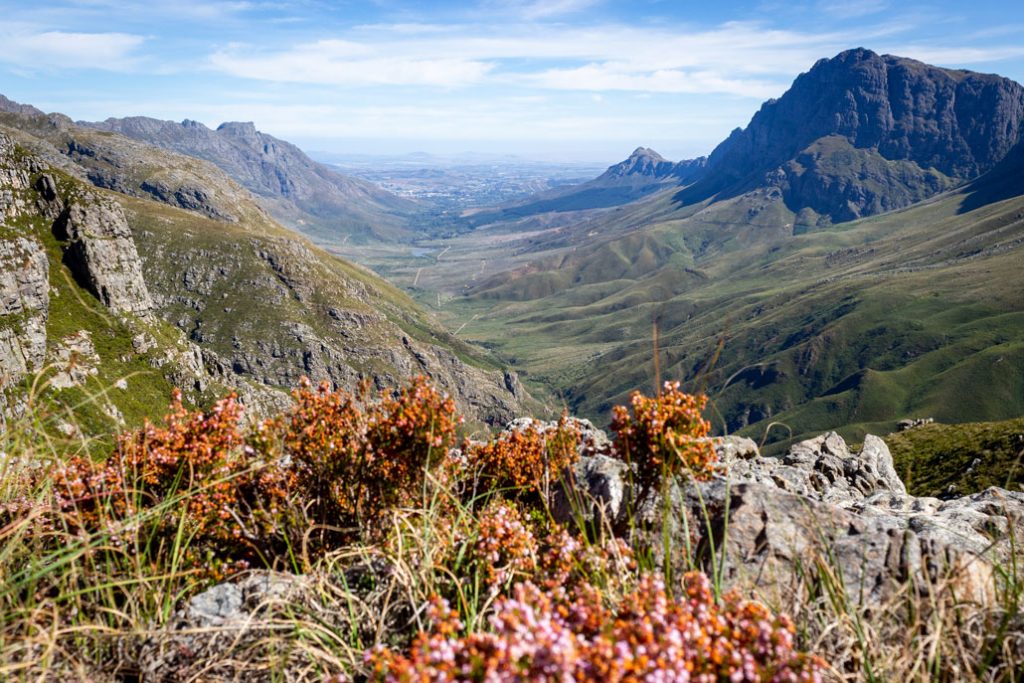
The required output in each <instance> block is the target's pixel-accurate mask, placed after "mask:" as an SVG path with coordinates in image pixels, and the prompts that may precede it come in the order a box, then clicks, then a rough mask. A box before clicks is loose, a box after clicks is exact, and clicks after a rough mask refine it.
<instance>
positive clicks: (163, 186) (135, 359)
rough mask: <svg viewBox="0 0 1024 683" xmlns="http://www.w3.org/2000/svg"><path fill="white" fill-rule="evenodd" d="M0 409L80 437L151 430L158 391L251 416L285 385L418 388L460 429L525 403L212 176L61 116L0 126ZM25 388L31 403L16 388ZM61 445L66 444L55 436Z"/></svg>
mask: <svg viewBox="0 0 1024 683" xmlns="http://www.w3.org/2000/svg"><path fill="white" fill-rule="evenodd" d="M0 210H2V213H0V219H2V227H0V232H2V237H3V239H2V241H0V262H2V265H3V267H2V268H0V394H2V399H0V403H2V404H3V406H0V407H2V408H3V410H0V412H3V413H6V415H7V417H8V419H9V418H11V417H16V416H17V415H19V414H20V412H21V411H22V409H23V408H24V406H25V405H26V401H27V400H28V399H29V396H30V395H32V396H35V398H34V400H35V401H36V404H37V405H40V404H41V403H42V404H45V405H47V406H50V407H51V408H52V409H53V410H54V411H55V412H56V414H57V415H59V416H60V417H59V419H58V420H57V421H56V422H55V425H51V426H55V428H59V429H60V430H64V432H65V433H70V432H68V431H66V430H70V429H71V426H68V424H69V423H68V417H67V415H65V413H70V412H74V413H75V421H77V422H78V423H79V425H80V426H81V427H82V428H83V429H85V430H91V431H93V432H94V433H106V432H109V431H110V429H111V426H112V425H125V424H138V423H139V422H140V421H141V420H142V418H144V417H158V416H159V414H160V413H161V412H162V411H163V409H164V408H165V406H166V401H167V396H168V394H169V392H170V389H171V387H172V386H179V387H182V388H183V389H184V390H185V391H186V395H187V397H188V398H189V400H190V401H192V402H194V403H204V402H206V401H208V400H209V399H210V398H212V397H213V396H215V395H218V394H223V393H224V392H226V391H227V390H228V388H236V389H237V390H238V391H239V392H240V394H241V396H242V397H243V399H244V400H245V401H246V402H247V403H248V404H249V405H250V406H251V407H252V408H254V409H255V411H256V414H260V413H261V412H264V410H265V409H271V408H274V407H277V406H280V405H281V404H282V403H284V402H286V401H287V400H288V395H287V392H288V390H289V389H290V388H292V387H294V386H295V385H296V384H297V382H298V381H299V379H300V378H301V377H302V376H308V377H310V378H312V379H313V380H314V381H320V380H326V381H329V382H330V383H331V384H333V385H335V386H340V387H345V388H349V389H353V388H355V386H356V385H357V384H358V383H359V382H360V381H361V380H363V379H369V380H371V382H373V383H374V384H376V385H377V386H378V387H381V388H384V387H390V386H394V385H395V384H396V383H398V382H401V381H402V380H403V379H404V378H408V377H410V376H412V375H416V374H426V375H429V376H430V377H431V378H432V379H433V381H434V383H435V384H436V385H437V386H439V387H440V388H442V389H444V390H446V391H448V392H449V393H450V394H451V395H452V396H453V397H454V398H455V400H456V402H457V403H458V404H459V405H460V407H461V408H462V409H463V410H465V411H466V412H467V415H468V416H469V417H470V418H471V419H472V420H474V421H475V422H477V423H478V424H482V423H491V424H497V423H504V422H505V421H507V420H509V419H511V418H512V417H515V416H516V415H518V414H519V413H520V412H521V410H522V405H523V402H524V401H527V400H528V398H527V396H526V395H525V394H524V393H523V391H522V389H521V387H520V385H519V383H518V379H517V378H516V376H515V375H514V374H513V373H505V372H503V371H502V369H501V367H500V366H499V364H498V363H497V362H496V361H495V360H494V359H493V358H492V357H490V356H489V355H488V354H487V353H486V352H483V351H481V350H480V349H477V348H474V347H471V346H469V345H467V344H465V343H464V342H462V341H460V340H459V339H457V338H456V337H454V336H453V335H451V334H449V333H448V332H446V331H444V330H443V328H441V327H440V326H439V325H438V324H437V323H436V322H435V321H434V320H433V319H431V318H430V317H429V316H427V315H426V314H425V313H424V312H423V311H422V310H421V309H420V308H419V307H418V306H417V305H416V304H415V303H414V302H413V301H412V300H411V299H410V298H409V297H408V296H406V295H405V294H403V293H402V292H401V291H399V290H397V289H396V288H394V287H392V286H391V285H389V284H387V283H386V282H384V281H383V280H381V279H380V278H378V277H376V276H375V275H373V274H371V273H370V272H368V271H365V270H363V269H361V268H359V267H357V266H354V265H352V264H350V263H348V262H345V261H343V260H341V259H339V258H337V257H335V256H332V255H330V254H328V253H326V252H325V251H323V250H322V249H319V248H317V247H316V246H314V245H313V244H311V243H310V242H308V241H307V240H306V239H304V238H302V237H300V236H299V235H296V234H295V233H293V232H291V231H289V230H287V229H285V228H284V227H282V226H280V225H279V224H277V223H275V222H274V221H273V220H272V219H271V218H270V217H269V216H268V215H267V214H266V212H265V211H263V209H261V208H260V207H259V206H258V205H257V204H256V202H255V201H254V198H253V196H252V195H251V194H250V192H249V191H248V190H246V189H244V188H243V187H241V186H240V185H239V184H237V183H236V182H234V181H233V180H231V179H230V178H228V177H227V176H226V175H225V174H224V172H223V171H221V170H220V169H219V168H217V167H216V166H213V165H212V164H210V163H208V162H205V161H202V160H199V159H195V158H192V157H187V156H184V155H181V154H178V153H175V152H169V151H166V150H163V149H160V148H156V147H153V146H150V145H146V144H143V143H141V142H138V141H136V140H132V139H129V138H125V137H122V136H120V135H119V134H114V133H110V132H103V131H97V130H94V129H89V128H82V127H80V126H76V125H74V124H73V123H71V122H70V120H68V119H67V117H63V116H60V115H48V116H47V115H40V114H35V113H31V112H30V113H29V114H28V115H22V114H11V113H8V114H4V115H2V116H0ZM39 373H41V374H42V377H43V379H45V381H41V383H40V384H39V385H38V386H39V388H38V389H32V387H31V385H32V382H33V378H34V377H35V376H36V375H37V374H39ZM65 428H66V429H65Z"/></svg>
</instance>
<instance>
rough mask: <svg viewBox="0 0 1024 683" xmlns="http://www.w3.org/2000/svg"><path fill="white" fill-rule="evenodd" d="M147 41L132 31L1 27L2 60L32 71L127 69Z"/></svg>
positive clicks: (0, 52)
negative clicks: (113, 31)
mask: <svg viewBox="0 0 1024 683" xmlns="http://www.w3.org/2000/svg"><path fill="white" fill-rule="evenodd" d="M143 42H145V38H143V37H142V36H137V35H131V34H128V33H73V32H68V31H38V32H31V31H15V32H9V33H4V32H3V31H2V30H0V61H3V62H7V63H10V64H15V65H17V66H20V67H22V68H25V69H29V70H39V69H52V68H62V69H65V68H70V69H104V70H107V71H124V70H127V69H128V68H130V67H131V65H132V63H133V61H134V59H135V51H136V50H137V49H138V48H139V47H140V46H141V45H142V44H143Z"/></svg>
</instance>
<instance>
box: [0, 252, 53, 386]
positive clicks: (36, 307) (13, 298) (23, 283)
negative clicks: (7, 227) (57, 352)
mask: <svg viewBox="0 0 1024 683" xmlns="http://www.w3.org/2000/svg"><path fill="white" fill-rule="evenodd" d="M49 306H50V265H49V261H48V260H47V258H46V252H45V251H43V247H42V245H40V244H39V242H37V241H36V240H35V239H33V238H30V237H14V238H6V237H5V238H4V239H2V240H0V389H2V388H3V387H5V386H8V385H9V384H11V383H13V382H16V381H17V380H18V379H20V378H21V377H22V376H23V375H25V374H26V373H28V372H34V371H37V370H39V369H40V368H41V367H42V365H43V361H44V359H45V358H46V319H47V315H48V313H49Z"/></svg>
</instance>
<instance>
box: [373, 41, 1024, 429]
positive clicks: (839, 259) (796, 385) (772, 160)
mask: <svg viewBox="0 0 1024 683" xmlns="http://www.w3.org/2000/svg"><path fill="white" fill-rule="evenodd" d="M1021 96H1022V89H1021V86H1019V85H1018V84H1016V83H1014V82H1012V81H1009V80H1007V79H1004V78H1000V77H998V76H988V75H981V74H973V73H970V72H964V71H950V70H946V69H939V68H936V67H930V66H927V65H923V64H920V63H918V62H913V61H911V60H906V59H902V58H898V57H891V56H885V57H880V56H878V55H875V54H874V53H871V52H869V51H866V50H853V51H849V52H844V53H842V54H840V55H839V56H838V57H836V58H834V59H831V60H823V61H821V62H818V63H817V64H816V65H815V66H814V67H813V68H812V69H811V70H810V71H809V72H808V73H807V74H804V75H802V76H800V77H799V78H797V80H796V82H795V83H794V84H793V87H792V88H791V89H790V90H789V91H788V92H787V93H786V94H784V95H783V96H782V97H781V98H780V99H778V100H773V101H770V102H767V103H765V105H764V106H763V107H762V108H761V110H760V111H759V112H758V113H757V114H756V115H755V116H754V117H753V119H752V121H751V124H750V125H749V126H748V127H747V128H746V129H744V130H742V131H737V132H734V133H733V134H732V135H731V136H730V137H729V139H727V140H726V141H724V142H723V143H722V144H721V145H719V146H718V147H717V148H716V150H715V151H714V153H713V154H712V155H711V156H710V157H709V159H708V160H707V162H706V165H704V167H703V169H702V170H700V171H699V172H697V173H696V174H695V175H694V176H691V177H690V178H688V179H686V180H682V179H679V180H675V179H673V178H672V175H671V174H670V173H668V172H667V167H666V166H665V165H664V164H663V162H662V160H660V159H659V158H658V157H656V156H654V155H652V154H650V153H648V152H647V151H646V150H643V149H641V150H638V152H637V153H636V154H634V155H633V157H631V160H627V162H625V163H624V164H621V165H618V166H616V167H613V169H614V170H613V171H610V172H609V173H608V174H606V175H605V176H602V177H603V178H611V177H615V176H618V177H630V176H631V175H633V174H637V175H640V176H642V177H651V178H654V179H655V180H654V182H659V181H661V180H665V179H667V180H666V185H664V186H662V187H661V188H660V189H657V190H655V191H654V192H652V193H651V194H648V195H646V196H644V197H641V198H640V199H637V200H635V201H632V202H629V203H624V204H621V205H619V206H614V207H607V208H603V209H590V210H581V211H577V212H572V213H559V212H557V210H555V209H552V210H550V211H549V212H548V213H540V214H535V215H532V216H524V217H519V218H499V219H498V220H496V221H495V222H493V223H490V224H482V225H479V226H478V227H477V228H476V230H475V231H474V232H473V233H471V234H469V235H465V236H458V237H456V238H453V239H449V240H446V241H444V242H435V243H430V244H429V246H431V247H433V248H437V249H445V251H444V259H443V260H438V262H437V263H434V264H431V263H427V262H425V261H424V260H422V259H421V260H420V261H418V262H415V263H410V264H409V265H408V266H406V267H405V269H404V270H403V269H402V268H399V267H392V268H390V269H389V272H390V273H392V274H393V276H394V277H395V278H396V281H399V282H405V283H408V282H416V283H417V286H418V287H420V288H423V287H433V288H436V289H438V290H440V291H441V295H442V298H445V297H447V301H448V303H447V304H445V306H444V310H443V314H444V315H445V316H447V319H448V320H449V324H450V325H453V326H462V325H464V330H463V334H464V335H466V336H467V338H469V339H472V340H475V341H477V342H479V343H482V344H486V345H488V346H489V347H490V348H494V349H495V350H496V351H497V352H499V353H500V354H502V355H503V356H504V357H506V358H509V359H513V360H514V363H515V367H517V369H519V370H520V371H521V372H523V373H526V374H529V376H530V377H531V379H532V381H533V382H534V384H535V385H536V384H545V385H547V386H548V387H549V388H550V389H551V390H552V391H553V392H556V393H558V394H559V395H560V396H561V397H562V399H563V400H564V401H565V402H566V403H567V405H569V407H570V409H571V410H573V411H575V412H576V413H578V414H586V415H588V416H590V417H592V418H595V419H598V420H604V419H607V417H608V411H609V409H610V407H611V406H612V405H614V404H616V403H622V402H624V401H626V400H628V395H629V392H630V391H632V390H633V389H635V388H636V387H649V386H651V385H652V384H653V378H654V375H655V374H656V373H660V375H661V377H663V378H673V379H680V380H683V381H685V382H686V387H687V388H688V389H690V390H704V389H706V390H708V391H709V392H710V393H711V395H712V398H713V401H714V406H715V407H714V410H715V414H716V417H715V422H716V426H717V428H718V429H719V430H723V431H729V432H732V431H737V430H742V431H743V432H744V433H747V434H751V435H755V436H757V437H758V438H760V437H762V436H763V435H764V434H765V431H766V430H768V431H769V438H770V439H783V438H788V434H789V432H787V428H788V429H790V430H792V433H793V434H794V435H806V434H810V433H813V432H818V431H821V430H824V429H834V428H842V429H844V430H845V433H846V434H847V435H849V436H852V437H855V438H859V437H860V436H861V435H863V434H864V433H865V431H867V430H876V431H877V430H882V431H885V430H891V429H893V428H894V427H895V422H896V421H897V420H898V419H901V418H903V417H907V416H913V415H931V416H934V417H936V419H939V420H943V421H949V422H953V421H964V420H993V419H1007V418H1012V417H1015V416H1017V415H1019V414H1021V413H1024V385H1022V384H1021V379H1020V378H1021V377H1022V376H1024V347H1022V346H1021V344H1020V339H1021V330H1024V299H1022V298H1021V296H1020V292H1021V291H1024V274H1022V272H1021V269H1020V268H1019V263H1021V261H1022V260H1024V196H1022V195H1024V174H1022V173H1021V171H1022V169H1024V145H1022V142H1021V131H1022V121H1024V107H1022V105H1021ZM645 174H648V176H645ZM542 199H543V197H538V198H537V202H535V203H539V202H540V201H541V200H542ZM858 216H861V217H860V218H858ZM424 298H426V297H424ZM655 326H656V327H657V332H658V337H657V340H655V339H654V338H653V336H652V333H653V331H654V329H655ZM655 358H657V359H658V361H657V364H656V363H655ZM656 368H657V370H656ZM779 424H783V425H785V426H784V427H779V426H778V425H779ZM768 425H774V426H773V427H771V428H770V429H769V427H768Z"/></svg>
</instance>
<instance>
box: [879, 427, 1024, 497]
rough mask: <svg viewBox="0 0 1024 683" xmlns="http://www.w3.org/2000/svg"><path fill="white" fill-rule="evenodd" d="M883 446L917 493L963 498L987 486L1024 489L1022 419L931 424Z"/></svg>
mask: <svg viewBox="0 0 1024 683" xmlns="http://www.w3.org/2000/svg"><path fill="white" fill-rule="evenodd" d="M885 442H886V443H887V444H888V445H889V450H890V451H891V452H892V457H893V462H894V463H895V465H896V471H897V472H898V473H899V475H900V476H901V477H902V478H903V480H904V482H905V483H906V484H907V490H908V491H909V492H910V493H912V494H914V495H918V496H942V495H949V494H950V493H954V494H956V495H962V494H966V493H973V492H975V491H981V490H983V489H985V488H988V487H989V486H999V487H1002V488H1006V489H1010V490H1013V491H1020V490H1024V418H1018V419H1015V420H1005V421H1002V422H972V423H965V424H939V423H933V424H927V425H923V426H921V427H915V428H913V429H909V430H907V431H904V432H899V433H896V434H890V435H889V436H887V437H886V438H885ZM950 487H953V488H952V489H951V488H950Z"/></svg>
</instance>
